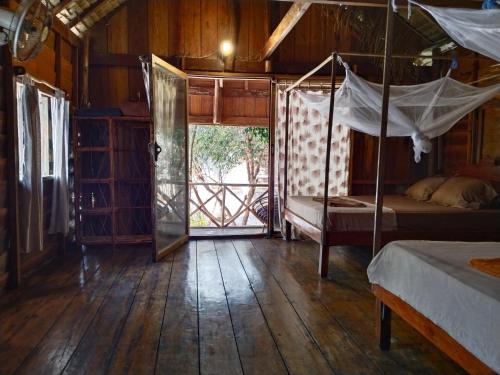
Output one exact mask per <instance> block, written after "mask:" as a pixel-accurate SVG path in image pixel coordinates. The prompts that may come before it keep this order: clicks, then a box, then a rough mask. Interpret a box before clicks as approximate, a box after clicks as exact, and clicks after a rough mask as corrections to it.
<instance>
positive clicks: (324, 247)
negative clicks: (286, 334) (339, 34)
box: [319, 53, 337, 277]
mask: <svg viewBox="0 0 500 375" xmlns="http://www.w3.org/2000/svg"><path fill="white" fill-rule="evenodd" d="M336 60H337V53H333V54H332V61H331V68H332V70H331V75H330V84H331V90H330V109H329V113H328V132H327V136H326V156H325V158H326V160H325V183H324V185H325V186H324V191H323V221H322V230H321V251H320V255H319V274H320V275H321V277H327V276H328V261H329V258H330V247H329V246H328V191H329V188H330V155H331V151H332V132H333V111H334V109H335V81H336V80H337V69H336V66H335V64H336V63H337V61H336Z"/></svg>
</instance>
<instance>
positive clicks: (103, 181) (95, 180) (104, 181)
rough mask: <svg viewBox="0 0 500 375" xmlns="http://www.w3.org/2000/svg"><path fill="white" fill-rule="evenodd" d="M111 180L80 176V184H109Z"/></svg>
mask: <svg viewBox="0 0 500 375" xmlns="http://www.w3.org/2000/svg"><path fill="white" fill-rule="evenodd" d="M111 182H113V179H112V178H81V179H80V183H81V184H109V183H111Z"/></svg>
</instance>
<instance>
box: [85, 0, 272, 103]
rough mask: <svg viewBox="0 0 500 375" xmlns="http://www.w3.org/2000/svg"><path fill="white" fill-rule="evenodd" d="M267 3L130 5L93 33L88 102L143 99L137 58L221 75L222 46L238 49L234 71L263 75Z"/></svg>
mask: <svg viewBox="0 0 500 375" xmlns="http://www.w3.org/2000/svg"><path fill="white" fill-rule="evenodd" d="M268 22H269V17H268V2H267V1H266V0H238V1H232V0H219V1H213V0H182V1H164V0H146V1H145V0H129V1H128V2H127V3H126V4H125V5H124V6H122V7H120V8H119V9H118V10H117V11H116V12H114V13H113V14H112V15H111V16H110V17H108V18H107V19H106V20H104V21H102V22H100V23H99V24H98V25H96V27H95V28H94V29H93V30H92V32H91V67H90V102H91V104H92V105H93V106H96V107H103V106H119V105H121V104H122V103H123V102H125V101H128V100H129V99H137V97H139V96H140V97H142V98H144V95H145V94H144V88H143V87H144V84H143V81H142V76H141V72H140V69H139V66H138V58H137V57H138V56H139V55H142V54H147V53H154V54H156V55H158V56H161V57H163V58H168V57H172V56H176V57H177V60H176V64H177V65H178V66H179V67H182V68H184V69H190V70H216V71H221V70H222V69H223V68H224V65H223V64H222V63H221V61H220V60H219V59H218V50H219V45H220V43H221V42H222V41H223V40H231V41H233V42H234V43H235V45H236V46H237V48H236V57H235V59H234V61H230V62H229V64H230V69H231V70H237V71H244V72H245V71H247V72H248V71H254V72H255V71H261V72H263V67H264V63H262V62H257V60H258V58H259V55H260V51H261V49H262V47H263V46H264V43H265V41H266V40H267V37H268V36H269V25H268Z"/></svg>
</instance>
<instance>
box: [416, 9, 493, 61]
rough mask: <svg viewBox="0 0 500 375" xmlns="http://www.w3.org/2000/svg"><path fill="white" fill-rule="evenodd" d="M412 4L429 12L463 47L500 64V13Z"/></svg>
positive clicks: (489, 10)
mask: <svg viewBox="0 0 500 375" xmlns="http://www.w3.org/2000/svg"><path fill="white" fill-rule="evenodd" d="M410 2H411V3H412V4H416V5H418V6H420V7H421V8H422V9H425V10H426V11H427V12H429V13H430V14H431V15H432V17H434V19H435V20H436V22H437V23H438V24H439V25H440V26H441V27H442V28H443V29H444V30H445V31H446V32H447V33H448V35H450V36H451V37H452V38H453V40H455V42H457V43H458V44H460V45H461V46H463V47H465V48H468V49H470V50H472V51H476V52H479V53H481V54H482V55H485V56H488V57H491V58H492V59H494V60H497V61H500V9H481V10H473V9H459V8H441V7H434V6H429V5H423V4H419V3H417V2H414V1H410Z"/></svg>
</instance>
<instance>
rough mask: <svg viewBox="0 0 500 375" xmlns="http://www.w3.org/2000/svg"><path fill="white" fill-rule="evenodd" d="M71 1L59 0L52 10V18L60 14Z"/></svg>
mask: <svg viewBox="0 0 500 375" xmlns="http://www.w3.org/2000/svg"><path fill="white" fill-rule="evenodd" d="M72 1H73V0H61V1H60V2H59V4H57V5H56V6H55V7H54V8H53V9H52V13H53V14H54V16H55V15H56V14H58V13H60V12H61V11H62V10H63V9H64V8H66V6H67V5H68V4H69V3H71V2H72Z"/></svg>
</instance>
